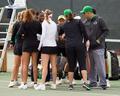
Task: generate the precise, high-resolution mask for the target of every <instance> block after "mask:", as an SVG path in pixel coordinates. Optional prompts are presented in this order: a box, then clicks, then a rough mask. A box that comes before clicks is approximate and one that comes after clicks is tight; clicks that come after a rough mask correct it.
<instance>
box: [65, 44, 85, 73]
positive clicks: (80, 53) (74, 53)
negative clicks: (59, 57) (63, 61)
mask: <svg viewBox="0 0 120 96" xmlns="http://www.w3.org/2000/svg"><path fill="white" fill-rule="evenodd" d="M85 50H86V49H85V46H84V45H81V46H75V47H66V56H67V60H68V65H69V72H74V70H75V68H76V65H77V61H78V63H79V67H80V70H86V62H85V57H86V56H85V54H86V53H85V52H86V51H85Z"/></svg>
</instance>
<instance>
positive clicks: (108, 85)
mask: <svg viewBox="0 0 120 96" xmlns="http://www.w3.org/2000/svg"><path fill="white" fill-rule="evenodd" d="M106 82H107V87H108V88H110V86H111V85H110V82H109V80H108V79H107V80H106Z"/></svg>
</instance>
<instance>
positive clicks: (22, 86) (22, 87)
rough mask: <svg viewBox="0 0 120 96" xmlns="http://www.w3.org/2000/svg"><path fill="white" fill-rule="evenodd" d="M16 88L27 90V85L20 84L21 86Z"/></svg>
mask: <svg viewBox="0 0 120 96" xmlns="http://www.w3.org/2000/svg"><path fill="white" fill-rule="evenodd" d="M18 88H19V89H23V90H25V89H27V88H28V87H27V84H24V83H21V85H20V86H19V87H18Z"/></svg>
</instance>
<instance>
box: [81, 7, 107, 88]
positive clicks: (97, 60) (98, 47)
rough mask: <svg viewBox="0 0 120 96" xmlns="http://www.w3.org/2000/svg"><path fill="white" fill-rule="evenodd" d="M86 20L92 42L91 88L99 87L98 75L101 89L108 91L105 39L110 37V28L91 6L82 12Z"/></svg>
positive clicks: (90, 49) (90, 50)
mask: <svg viewBox="0 0 120 96" xmlns="http://www.w3.org/2000/svg"><path fill="white" fill-rule="evenodd" d="M80 13H81V14H83V17H84V18H85V19H86V21H85V22H84V23H85V27H86V30H87V35H88V38H89V40H90V48H89V56H90V62H91V69H90V74H89V80H90V87H96V86H97V75H98V76H99V78H100V84H99V85H100V87H102V89H103V90H105V89H106V72H105V59H104V51H105V50H104V49H105V38H106V36H107V35H108V31H109V30H108V28H107V26H106V24H105V22H104V20H103V19H102V18H101V17H100V16H96V15H95V13H94V11H93V8H92V7H91V6H85V7H84V8H83V9H82V11H80Z"/></svg>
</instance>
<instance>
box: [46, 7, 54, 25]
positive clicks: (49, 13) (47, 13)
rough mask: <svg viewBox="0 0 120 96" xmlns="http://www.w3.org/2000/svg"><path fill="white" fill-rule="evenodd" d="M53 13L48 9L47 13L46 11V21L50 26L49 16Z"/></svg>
mask: <svg viewBox="0 0 120 96" xmlns="http://www.w3.org/2000/svg"><path fill="white" fill-rule="evenodd" d="M52 13H53V12H52V11H51V10H49V9H46V10H45V11H44V14H45V20H46V21H47V22H48V23H49V24H50V22H49V17H48V16H49V15H51V14H52Z"/></svg>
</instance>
